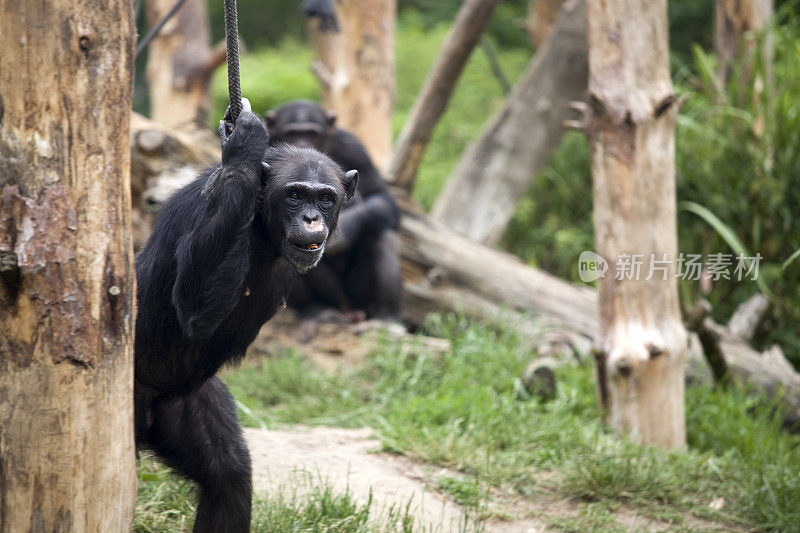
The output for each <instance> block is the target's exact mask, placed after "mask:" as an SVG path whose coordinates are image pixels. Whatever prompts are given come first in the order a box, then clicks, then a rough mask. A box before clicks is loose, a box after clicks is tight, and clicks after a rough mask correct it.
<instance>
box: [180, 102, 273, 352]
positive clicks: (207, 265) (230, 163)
mask: <svg viewBox="0 0 800 533" xmlns="http://www.w3.org/2000/svg"><path fill="white" fill-rule="evenodd" d="M267 139H268V136H267V132H266V128H265V127H264V125H263V124H261V121H260V120H259V119H258V118H257V117H256V116H255V115H253V114H252V113H242V114H241V115H240V117H239V119H238V121H237V123H236V127H235V129H234V130H233V133H232V134H231V135H230V137H229V138H228V139H227V140H224V141H226V142H224V145H223V150H222V165H221V166H220V167H218V168H217V169H216V170H215V171H214V172H212V173H211V175H210V176H209V178H208V181H211V180H213V183H212V186H211V187H205V188H204V189H203V193H202V194H197V195H196V197H195V200H196V201H197V202H200V203H202V207H201V213H200V215H199V217H198V218H197V220H196V221H195V223H194V227H193V228H192V229H191V230H190V231H189V232H188V233H186V234H184V235H183V236H182V237H181V238H180V239H179V240H178V244H177V248H176V250H175V258H176V261H177V272H176V279H175V284H174V286H173V289H172V303H173V305H174V306H175V309H176V310H177V314H178V320H179V321H180V324H181V327H182V328H183V331H184V333H185V335H186V336H187V337H189V338H192V339H198V340H199V339H206V338H209V337H210V336H211V335H212V334H213V333H214V331H215V330H216V328H217V327H218V326H219V325H220V323H221V322H222V321H224V320H225V319H226V318H227V317H228V316H229V315H230V313H231V311H233V309H234V307H235V306H236V304H237V302H238V301H239V296H240V294H241V290H242V284H243V283H244V278H245V275H246V274H247V271H248V269H249V266H250V262H249V261H250V235H251V224H252V221H253V216H254V212H255V206H256V196H257V193H258V188H259V183H260V175H261V169H262V158H263V156H264V151H265V150H266V147H267ZM208 181H207V183H208Z"/></svg>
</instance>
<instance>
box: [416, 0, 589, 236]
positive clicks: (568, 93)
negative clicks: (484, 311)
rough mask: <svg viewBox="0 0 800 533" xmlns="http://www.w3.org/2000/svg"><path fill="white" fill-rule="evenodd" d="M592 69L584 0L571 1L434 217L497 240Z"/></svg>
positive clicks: (468, 153)
mask: <svg viewBox="0 0 800 533" xmlns="http://www.w3.org/2000/svg"><path fill="white" fill-rule="evenodd" d="M587 70H588V67H587V52H586V3H585V1H584V0H570V1H569V2H567V3H566V4H565V5H564V8H563V11H562V14H561V17H560V18H559V21H558V23H557V24H556V27H555V29H554V31H553V34H552V35H551V36H550V38H549V39H548V41H547V43H546V44H545V45H544V46H543V47H542V49H541V50H540V51H539V52H538V53H537V54H536V57H535V58H534V59H533V61H531V64H530V65H529V66H528V68H527V70H526V72H525V73H524V74H523V77H522V80H521V81H520V82H519V83H518V84H517V87H516V88H515V89H514V91H513V92H512V93H511V95H510V96H509V97H508V99H507V100H506V103H505V104H504V105H503V108H502V109H501V110H500V111H499V112H498V113H497V114H496V115H495V116H494V117H493V118H492V119H491V121H490V122H489V124H488V126H487V127H486V128H485V129H484V131H483V134H482V135H481V137H480V138H479V139H478V140H477V141H475V142H473V143H472V144H471V145H470V146H469V148H468V149H467V151H466V152H465V154H464V156H463V157H462V158H461V161H460V162H459V164H458V166H457V167H456V170H455V171H454V172H453V174H452V175H451V176H450V178H448V180H447V183H446V184H445V187H444V190H443V191H442V192H441V194H440V195H439V197H438V198H437V200H436V203H435V204H434V207H433V210H432V212H431V215H432V217H433V218H435V219H436V220H439V221H440V222H443V223H444V224H446V225H448V226H450V227H451V228H454V229H456V230H458V231H460V232H461V233H463V234H465V235H467V236H469V237H472V238H473V239H475V240H477V241H480V242H482V243H485V244H492V245H493V244H496V243H497V242H498V241H499V240H500V238H501V237H502V235H503V231H504V230H505V228H506V225H507V224H508V221H509V220H510V219H511V216H512V215H513V213H514V208H515V206H516V205H517V201H518V200H519V199H520V197H521V196H522V195H523V194H524V193H525V191H526V190H527V189H528V188H529V187H530V185H531V183H532V182H533V180H534V179H535V177H536V174H537V173H538V172H539V170H540V169H541V168H542V167H543V166H544V165H545V164H546V163H547V162H548V161H549V160H550V158H551V157H552V154H553V151H554V150H555V149H556V147H557V146H558V144H559V143H560V141H561V137H562V135H563V133H564V120H565V119H566V118H567V117H568V113H569V103H570V102H571V101H573V100H578V99H581V98H582V97H583V95H584V93H585V91H586V80H587ZM467 206H469V208H466V207H467Z"/></svg>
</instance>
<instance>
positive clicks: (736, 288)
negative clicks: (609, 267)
mask: <svg viewBox="0 0 800 533" xmlns="http://www.w3.org/2000/svg"><path fill="white" fill-rule="evenodd" d="M797 21H798V18H797V14H796V13H795V12H794V11H793V9H792V8H791V6H789V7H787V8H785V10H784V11H783V12H782V13H781V14H780V15H779V23H778V24H777V25H776V27H775V28H774V30H773V31H772V32H771V36H772V39H773V41H774V45H773V46H774V50H775V59H774V66H773V83H772V84H771V86H770V85H767V87H766V89H765V91H764V94H763V95H762V96H760V97H759V96H757V94H756V93H755V92H754V87H755V86H756V85H757V83H756V81H755V79H756V77H757V76H758V77H760V78H761V79H762V80H763V79H767V78H765V74H764V65H763V64H762V63H761V59H760V58H761V57H762V54H761V46H758V47H757V48H755V49H754V50H753V51H752V52H751V54H750V56H749V57H747V58H745V59H744V60H743V61H741V62H740V63H739V64H738V65H737V66H736V68H734V71H733V73H732V76H731V82H730V83H729V85H728V87H727V88H726V89H725V91H720V90H719V88H718V87H717V85H716V83H715V80H714V69H715V60H714V58H713V56H711V55H709V54H706V53H705V52H703V51H702V50H701V49H700V48H699V47H696V48H695V50H694V53H695V62H694V72H693V73H692V72H688V71H684V72H683V73H682V76H678V80H677V83H676V85H677V86H678V88H679V90H680V91H681V92H685V93H687V94H689V95H690V98H689V100H688V101H687V103H686V105H685V106H684V109H683V110H682V112H681V114H680V115H679V119H678V134H677V168H678V196H679V198H681V199H685V200H692V201H694V202H696V203H697V204H700V205H701V206H703V207H704V208H705V209H707V211H708V212H710V213H712V214H713V216H714V217H715V218H717V219H718V220H719V221H722V222H723V223H724V225H725V226H727V227H729V228H732V229H733V230H734V231H735V233H736V237H737V238H738V240H739V241H740V242H741V243H742V244H743V246H744V247H746V248H747V249H748V250H750V251H751V252H753V253H756V252H757V253H760V254H761V256H762V257H763V259H762V262H761V265H760V270H759V274H760V278H761V279H762V283H764V284H765V285H766V286H767V287H768V289H765V288H764V287H762V288H761V290H762V292H766V293H769V292H770V291H771V292H772V293H774V294H775V295H776V297H775V298H773V299H772V303H773V309H772V313H771V316H770V317H768V320H767V323H766V325H765V331H764V332H763V333H762V334H761V335H760V336H759V338H758V339H757V341H758V342H759V343H760V344H761V345H762V346H763V345H766V344H769V343H772V342H780V343H781V344H782V345H783V347H784V350H785V351H786V352H787V355H788V356H789V358H790V359H792V360H793V361H794V363H795V364H796V365H797V364H800V340H799V339H798V338H797V327H796V324H797V322H798V320H800V299H799V298H800V296H798V294H797V290H796V288H797V286H798V283H800V267H798V264H797V263H788V264H787V267H786V269H785V270H781V265H783V264H786V261H787V260H788V259H789V258H790V257H791V255H792V254H793V253H794V252H795V250H797V249H798V248H800V216H798V214H799V213H798V207H797V206H798V205H800V134H798V131H800V98H798V93H797V86H798V83H800V24H798V23H797ZM747 65H752V68H750V70H749V71H745V70H744V67H745V66H747ZM678 220H679V242H680V248H681V250H686V251H691V252H697V253H704V254H708V253H714V252H727V253H730V252H731V251H732V248H731V244H730V242H729V241H730V239H729V238H726V234H725V232H724V231H720V229H719V228H718V227H717V228H715V227H714V226H709V225H707V224H706V222H705V221H699V220H696V219H695V217H694V216H693V215H692V214H689V213H681V214H679V218H678ZM698 223H699V224H698ZM684 289H687V290H686V292H687V293H688V294H695V293H696V287H693V286H692V287H688V288H687V287H684ZM756 290H758V288H757V287H756V286H754V284H753V283H752V282H751V283H743V282H738V281H735V280H732V281H729V282H725V281H721V282H720V283H717V284H716V285H715V286H714V290H713V292H712V293H711V294H710V295H709V299H710V300H711V302H712V304H713V305H714V307H715V314H716V316H717V318H718V319H720V320H726V319H727V317H729V316H730V314H731V312H732V310H733V307H734V306H735V305H737V304H738V303H740V302H742V301H743V300H744V299H746V298H747V297H748V296H749V295H751V294H752V293H753V292H755V291H756Z"/></svg>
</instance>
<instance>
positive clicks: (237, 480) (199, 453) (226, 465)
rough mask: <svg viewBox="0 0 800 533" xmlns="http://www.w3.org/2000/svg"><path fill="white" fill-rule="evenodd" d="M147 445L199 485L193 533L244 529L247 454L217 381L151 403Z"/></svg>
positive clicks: (230, 532)
mask: <svg viewBox="0 0 800 533" xmlns="http://www.w3.org/2000/svg"><path fill="white" fill-rule="evenodd" d="M152 417H153V421H152V424H151V425H150V428H149V430H148V434H147V443H148V445H149V446H150V447H151V448H152V449H153V451H155V452H156V454H158V455H159V457H161V458H162V459H163V460H164V461H165V462H166V463H167V464H168V465H169V466H171V467H172V468H174V469H175V470H177V471H178V472H180V473H181V474H183V475H184V476H186V477H188V478H189V479H192V480H194V481H196V482H197V483H198V484H199V485H200V491H201V492H200V503H199V504H198V506H197V517H196V518H195V524H194V531H195V532H205V531H208V532H226V533H245V532H247V531H249V529H250V505H251V485H252V480H251V470H250V453H249V452H248V450H247V445H246V444H245V441H244V437H243V436H242V430H241V428H240V427H239V422H238V420H237V418H236V408H235V405H234V402H233V397H232V396H231V394H230V392H228V388H227V387H226V386H225V384H224V383H222V381H220V380H219V378H217V377H213V378H211V379H210V380H208V381H207V382H206V383H205V384H204V385H203V386H202V387H201V388H200V389H198V390H197V391H195V392H192V393H191V394H189V395H186V396H173V397H161V398H157V399H156V400H155V401H154V402H153V407H152Z"/></svg>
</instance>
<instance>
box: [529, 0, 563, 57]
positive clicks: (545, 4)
mask: <svg viewBox="0 0 800 533" xmlns="http://www.w3.org/2000/svg"><path fill="white" fill-rule="evenodd" d="M565 1H566V0H531V2H530V8H529V9H528V20H526V21H525V29H526V30H528V34H529V35H530V36H531V43H532V44H533V47H534V48H536V49H537V50H538V49H539V47H540V46H542V43H544V42H545V40H546V39H547V38H548V37H549V36H550V33H551V32H552V30H553V24H555V22H556V20H557V19H558V13H559V10H560V9H561V6H562V5H564V2H565Z"/></svg>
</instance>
